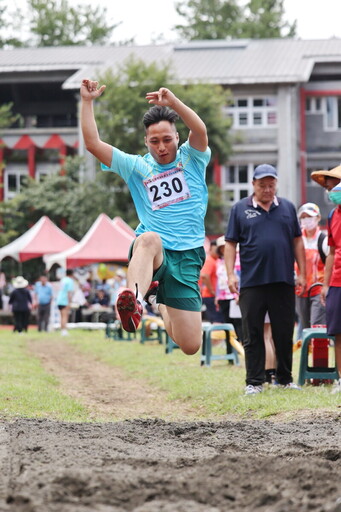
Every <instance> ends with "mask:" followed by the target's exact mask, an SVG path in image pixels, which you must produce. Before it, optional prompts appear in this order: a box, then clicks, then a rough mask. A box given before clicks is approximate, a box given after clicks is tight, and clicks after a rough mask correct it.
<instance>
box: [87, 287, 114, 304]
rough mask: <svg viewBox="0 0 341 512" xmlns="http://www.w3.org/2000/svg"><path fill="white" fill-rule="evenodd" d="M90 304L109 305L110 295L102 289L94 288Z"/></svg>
mask: <svg viewBox="0 0 341 512" xmlns="http://www.w3.org/2000/svg"><path fill="white" fill-rule="evenodd" d="M91 304H99V305H100V306H109V304H110V297H109V295H108V294H107V293H106V292H105V291H104V290H96V294H95V296H94V298H93V299H92V302H91Z"/></svg>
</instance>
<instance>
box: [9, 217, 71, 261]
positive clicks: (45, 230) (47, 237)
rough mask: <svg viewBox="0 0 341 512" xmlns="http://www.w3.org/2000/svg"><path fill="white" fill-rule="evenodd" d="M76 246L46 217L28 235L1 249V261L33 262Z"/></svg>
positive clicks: (27, 232)
mask: <svg viewBox="0 0 341 512" xmlns="http://www.w3.org/2000/svg"><path fill="white" fill-rule="evenodd" d="M76 244H77V242H76V240H74V239H73V238H71V237H70V236H69V235H67V234H66V233H64V231H62V230H61V229H59V228H58V226H56V225H55V224H54V223H53V222H52V221H51V220H50V219H49V218H48V217H46V216H45V215H44V216H43V217H41V219H40V220H38V222H36V224H34V226H32V227H31V228H30V229H29V230H28V231H26V233H24V234H23V235H21V236H19V238H17V239H16V240H13V242H10V243H9V244H7V245H5V246H4V247H2V248H1V249H0V261H2V260H3V259H4V258H6V257H8V256H10V257H11V258H14V259H15V260H17V261H27V260H32V259H33V258H39V257H40V256H44V255H46V254H53V253H55V252H57V251H64V250H66V249H70V248H71V247H73V246H74V245H76Z"/></svg>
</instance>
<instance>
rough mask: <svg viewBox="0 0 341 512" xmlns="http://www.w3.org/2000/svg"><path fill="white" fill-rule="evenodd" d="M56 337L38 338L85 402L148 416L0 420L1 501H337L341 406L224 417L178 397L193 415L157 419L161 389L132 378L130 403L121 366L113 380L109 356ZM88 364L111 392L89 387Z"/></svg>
mask: <svg viewBox="0 0 341 512" xmlns="http://www.w3.org/2000/svg"><path fill="white" fill-rule="evenodd" d="M60 348H61V347H60V345H59V349H58V353H59V355H58V353H56V351H55V352H53V350H52V348H51V347H49V346H48V345H45V344H40V343H39V348H38V347H37V346H35V347H31V349H32V350H34V351H35V353H36V355H38V356H39V357H40V358H41V360H42V361H43V364H44V366H45V367H46V369H48V371H51V372H52V373H54V374H55V375H57V376H58V377H59V379H61V380H63V382H64V384H65V389H66V388H67V387H69V386H70V385H71V382H73V383H72V386H73V388H72V389H73V391H72V393H73V396H75V397H77V398H78V399H79V400H81V401H82V402H83V403H84V404H85V405H86V406H87V407H88V408H89V410H91V409H92V407H95V403H96V401H97V402H98V403H99V406H98V407H99V409H96V414H97V415H98V414H99V413H101V414H102V415H103V416H104V417H105V418H108V417H109V416H110V414H112V410H113V408H114V409H115V416H116V417H120V416H121V417H122V418H124V417H131V416H132V414H136V417H137V416H138V415H142V416H143V415H146V416H149V419H139V420H132V419H128V420H126V421H119V422H112V421H106V422H105V423H100V424H99V423H91V424H74V423H71V424H70V423H62V422H57V421H50V420H25V419H18V420H16V421H13V422H3V423H1V424H0V512H5V511H10V512H50V511H51V512H109V511H110V512H124V511H135V512H225V511H238V512H244V511H245V512H246V511H247V512H250V511H257V512H293V511H295V512H296V511H297V512H306V511H308V510H309V511H311V510H313V511H316V512H341V484H340V474H341V448H340V447H341V414H337V413H335V414H331V413H330V414H328V415H327V413H326V414H325V415H323V416H321V415H317V414H313V413H311V412H309V413H308V414H305V413H304V412H302V413H301V414H300V416H299V418H297V420H296V421H290V422H283V421H282V422H279V421H277V422H272V421H243V422H236V421H223V422H219V423H217V422H197V421H193V419H191V416H192V414H193V413H192V411H190V410H185V409H183V410H181V408H180V409H179V417H181V419H185V418H187V420H186V421H181V422H180V421H177V422H171V421H166V422H165V421H163V420H159V419H151V418H150V416H151V415H152V413H153V415H155V414H157V411H158V410H159V409H158V408H159V407H163V406H165V407H166V409H163V414H165V413H167V415H168V412H169V417H171V415H172V414H173V415H174V410H173V411H172V410H171V408H170V407H169V405H164V400H163V397H162V395H159V394H157V393H155V392H154V395H152V397H151V399H150V397H149V396H148V392H151V390H150V389H147V388H144V387H143V386H141V384H140V385H139V386H138V387H137V388H136V395H135V392H134V391H133V390H134V386H136V384H135V383H133V384H132V393H130V391H129V393H128V394H130V395H131V400H132V402H130V404H128V405H127V404H122V398H123V400H124V397H125V394H123V395H120V390H122V389H125V390H126V391H125V392H127V389H128V388H129V382H128V380H127V379H126V378H125V377H124V375H121V374H116V377H117V379H118V380H117V381H115V380H113V374H112V371H111V372H110V381H108V380H107V376H106V373H105V365H103V364H102V363H99V362H94V361H93V360H91V359H89V358H87V357H85V356H82V355H80V354H78V355H77V353H76V352H75V351H74V350H73V349H71V348H65V347H64V349H65V350H66V354H65V353H64V357H61V356H60V353H61V352H64V351H61V350H60ZM48 354H50V355H48ZM65 356H66V357H65ZM94 365H95V366H94ZM90 368H92V373H94V369H95V370H96V371H95V373H96V374H97V376H98V379H101V380H100V382H98V388H100V387H101V388H102V389H104V393H103V394H102V395H103V396H104V398H103V396H102V397H101V394H100V393H99V392H98V388H95V389H94V392H95V393H97V400H96V395H93V394H92V393H89V391H87V390H86V388H91V389H93V388H92V383H90V384H91V385H90V386H89V385H88V386H87V385H86V383H87V380H86V379H87V378H89V377H88V376H87V371H89V372H90ZM98 372H100V374H99V373H98ZM90 373H91V372H90ZM72 379H73V380H72ZM122 379H123V380H122ZM124 379H125V380H124ZM120 383H121V385H120ZM122 383H124V386H122ZM88 384H89V382H88ZM82 389H83V394H82ZM98 393H99V394H98ZM138 396H139V401H140V403H139V404H137V402H138V400H137V397H138ZM101 400H102V401H101ZM111 400H116V402H114V403H112V402H110V401H111ZM110 403H111V412H110ZM151 403H153V404H154V408H152V407H151ZM132 407H133V408H134V407H136V409H133V413H131V408H132ZM167 408H168V409H167ZM160 410H162V409H160ZM128 411H130V412H129V414H128Z"/></svg>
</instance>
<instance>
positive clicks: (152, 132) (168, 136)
mask: <svg viewBox="0 0 341 512" xmlns="http://www.w3.org/2000/svg"><path fill="white" fill-rule="evenodd" d="M144 141H145V144H146V146H147V148H148V151H149V153H150V154H151V155H152V157H153V158H154V160H156V161H157V162H158V163H159V164H162V165H164V164H169V163H171V162H173V161H174V160H175V157H176V152H177V149H178V144H179V134H178V132H177V131H176V128H175V126H174V124H172V123H170V122H169V121H160V122H159V123H155V124H152V125H150V126H149V127H148V128H147V130H146V136H145V138H144Z"/></svg>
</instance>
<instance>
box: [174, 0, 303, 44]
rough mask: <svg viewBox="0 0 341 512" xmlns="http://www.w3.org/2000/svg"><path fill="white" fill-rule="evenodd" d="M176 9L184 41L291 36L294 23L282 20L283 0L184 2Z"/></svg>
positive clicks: (294, 30)
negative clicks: (179, 17)
mask: <svg viewBox="0 0 341 512" xmlns="http://www.w3.org/2000/svg"><path fill="white" fill-rule="evenodd" d="M175 7H176V10H177V12H178V14H179V15H180V16H182V17H183V19H184V21H185V23H184V24H183V25H181V24H178V25H176V27H175V29H176V30H177V32H178V33H179V35H180V37H182V38H183V39H186V40H203V39H233V38H235V39H240V38H254V39H264V38H276V37H293V36H295V34H296V21H295V22H294V23H292V24H290V23H289V22H287V21H285V19H284V14H285V11H284V0H249V1H248V2H247V3H246V4H242V3H241V1H240V0H239V1H238V0H187V1H185V2H183V1H181V2H180V1H178V2H176V4H175Z"/></svg>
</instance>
